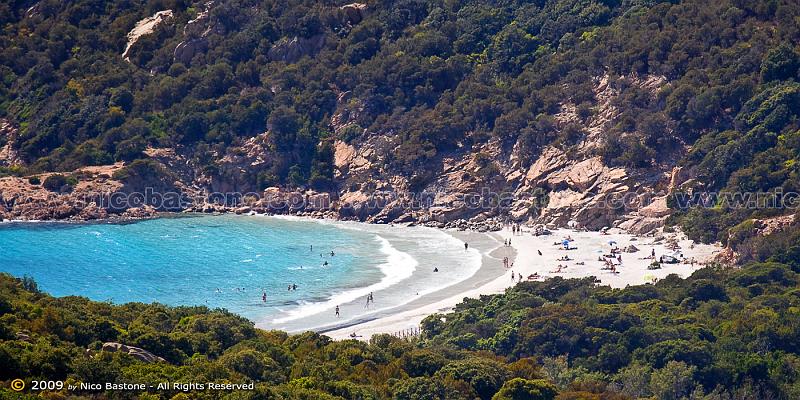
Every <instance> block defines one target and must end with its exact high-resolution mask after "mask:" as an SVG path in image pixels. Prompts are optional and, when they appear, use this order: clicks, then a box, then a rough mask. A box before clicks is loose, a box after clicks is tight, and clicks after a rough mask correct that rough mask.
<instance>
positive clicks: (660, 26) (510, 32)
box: [0, 0, 800, 247]
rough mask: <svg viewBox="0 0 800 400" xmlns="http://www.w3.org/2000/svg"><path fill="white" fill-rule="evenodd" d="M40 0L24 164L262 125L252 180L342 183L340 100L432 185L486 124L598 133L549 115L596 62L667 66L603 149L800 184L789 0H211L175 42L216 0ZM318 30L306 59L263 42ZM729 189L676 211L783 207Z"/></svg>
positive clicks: (16, 82)
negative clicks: (184, 46) (743, 202)
mask: <svg viewBox="0 0 800 400" xmlns="http://www.w3.org/2000/svg"><path fill="white" fill-rule="evenodd" d="M29 3H30V2H28V1H12V2H10V3H9V2H5V3H3V4H2V5H0V15H1V16H0V25H2V31H1V32H0V117H8V118H10V119H11V120H12V121H14V122H15V123H16V124H18V125H19V126H20V128H21V137H20V139H19V143H18V147H19V148H20V150H21V152H22V155H23V157H24V158H25V159H26V160H27V161H28V162H29V163H30V167H29V168H28V170H30V171H43V170H71V169H73V168H75V167H77V166H80V165H87V164H103V163H109V162H112V161H115V160H133V159H137V158H141V157H143V154H142V150H143V149H144V148H145V147H146V146H147V145H154V146H180V147H181V148H184V149H186V151H188V152H189V153H190V154H191V155H192V156H193V157H195V158H196V160H197V161H198V163H199V164H200V165H204V166H205V168H206V170H207V171H214V170H215V167H216V166H215V162H216V161H215V155H216V156H218V155H219V154H223V153H224V152H225V149H226V148H228V147H229V146H230V145H232V144H239V143H241V141H242V140H243V139H245V138H248V137H251V136H253V135H255V134H257V133H259V132H263V131H265V130H266V129H269V130H270V131H271V135H270V139H271V150H270V152H271V153H270V155H269V158H270V159H271V160H272V162H270V163H269V164H267V166H265V168H266V169H265V170H254V171H249V172H250V176H249V178H248V179H250V181H251V184H252V185H254V186H261V187H264V186H267V185H274V184H280V183H283V184H290V185H307V184H311V185H312V186H314V187H319V188H326V187H328V188H329V187H330V185H331V183H332V176H333V174H332V172H331V151H330V146H329V141H330V140H331V139H332V138H333V137H334V136H336V134H334V133H333V129H332V127H331V116H332V115H333V114H334V113H335V111H336V109H337V106H338V107H351V108H353V109H357V110H359V112H358V113H357V116H356V119H357V121H355V124H353V125H350V126H349V127H348V128H347V129H342V130H340V131H339V133H338V135H339V136H340V138H342V139H345V140H347V141H353V142H358V141H359V140H363V138H364V135H370V134H375V133H381V134H387V135H390V136H392V137H394V138H396V139H397V140H398V143H399V146H398V147H397V149H396V151H395V152H394V153H393V154H392V156H391V160H390V165H388V166H387V168H390V169H392V170H394V171H397V172H400V173H404V174H407V175H409V176H411V175H414V174H415V173H417V174H418V175H422V176H417V177H415V178H416V179H415V180H414V182H415V185H416V186H420V187H423V186H424V185H425V181H426V180H427V179H429V178H430V176H429V175H431V174H430V173H429V174H427V175H426V174H424V173H423V174H420V173H419V171H421V170H422V169H420V168H418V167H419V165H424V163H425V162H426V161H427V160H429V159H431V158H432V157H435V155H437V154H443V153H447V152H452V151H456V149H458V150H459V151H464V150H469V149H470V148H471V147H472V146H473V145H474V144H477V143H481V142H485V141H486V140H487V139H488V138H490V137H499V138H501V139H502V140H503V141H504V142H505V143H508V144H509V145H511V144H513V143H519V144H520V146H521V149H522V154H524V156H525V157H526V158H528V159H529V160H533V159H535V157H536V156H537V154H538V152H539V151H540V150H541V149H542V148H543V146H545V145H548V144H555V145H558V146H562V147H565V148H569V147H570V146H573V145H574V144H576V143H579V142H580V141H581V140H583V139H584V138H585V132H584V131H583V129H582V128H581V124H579V123H578V124H573V125H570V126H568V127H566V128H563V129H556V126H557V124H555V123H554V119H553V115H554V114H555V113H556V112H558V111H559V110H560V106H561V105H562V104H564V103H570V104H573V105H576V106H577V110H578V115H579V116H580V117H581V118H583V119H584V120H585V119H586V118H588V117H589V116H591V115H592V113H593V112H594V111H595V109H594V107H595V106H596V104H597V101H598V100H597V99H596V98H595V94H594V93H593V87H594V85H595V80H596V79H598V78H600V77H602V76H608V77H609V79H610V81H611V82H616V81H617V78H618V77H620V76H635V77H642V78H645V77H648V76H663V77H664V78H666V81H667V82H668V84H667V85H665V86H664V87H663V88H662V89H660V90H659V91H658V92H657V93H655V94H653V93H648V92H647V91H646V90H643V89H642V88H641V87H639V86H637V85H624V84H621V83H620V84H619V86H620V87H619V88H618V89H619V91H620V96H619V97H618V99H617V100H616V103H615V104H614V105H615V106H616V107H618V109H619V110H621V115H620V116H619V117H618V118H616V119H615V122H616V125H615V126H613V127H612V128H611V130H610V131H608V132H606V133H605V135H604V139H603V141H604V142H603V144H602V146H600V147H599V150H597V151H598V152H599V153H600V154H602V155H603V156H604V157H605V158H606V160H607V162H608V163H611V164H619V165H626V166H628V167H629V168H634V169H635V168H646V167H649V166H652V165H654V164H659V163H674V162H675V161H676V160H675V158H676V157H677V158H681V157H682V158H683V160H682V161H680V163H681V164H682V165H684V166H686V167H689V169H693V170H694V171H696V173H697V175H698V179H696V180H695V182H696V184H695V188H694V189H696V190H697V191H720V190H722V191H728V192H735V191H748V192H775V191H776V190H782V191H783V192H789V191H797V190H798V177H799V175H798V168H800V167H798V164H797V163H796V157H797V154H798V153H800V136H799V135H800V134H799V133H798V122H797V113H798V110H800V83H798V68H799V67H800V55H799V54H798V49H797V47H796V43H799V42H800V28H799V27H798V25H797V22H796V21H797V18H798V17H800V4H798V3H797V2H796V1H793V0H756V1H742V0H721V1H714V2H707V1H700V0H687V1H659V0H541V1H533V2H527V1H519V0H493V1H483V0H481V1H472V0H454V1H449V0H448V1H444V0H438V1H422V0H396V1H381V2H369V4H368V5H367V12H366V15H365V17H364V19H363V21H351V20H348V18H347V17H346V16H345V15H344V13H343V11H342V10H340V9H339V8H338V6H341V5H342V4H345V2H344V1H324V2H318V1H311V0H307V1H301V0H292V1H274V0H263V1H259V0H228V1H222V2H216V3H215V4H216V5H215V6H214V7H212V9H211V10H210V14H209V15H210V18H209V20H208V22H207V27H208V28H209V29H208V30H207V32H206V36H205V39H206V42H205V43H206V47H204V50H203V51H198V52H197V53H196V54H194V55H193V57H192V58H191V59H190V60H186V59H184V60H180V61H179V60H178V59H177V58H176V57H175V56H174V53H175V49H176V46H177V45H178V44H179V43H180V42H181V41H182V40H184V39H186V38H185V36H184V29H183V27H184V26H185V25H186V23H187V21H189V20H190V19H192V18H195V17H197V15H198V14H199V13H201V12H202V11H203V9H204V7H205V5H204V2H191V1H188V0H149V1H142V0H137V1H113V2H103V1H93V0H80V1H71V2H63V1H57V0H43V1H39V2H37V3H36V6H35V7H33V8H32V9H29V7H30V6H31V4H29ZM164 9H170V10H173V12H174V14H175V18H174V20H173V21H172V22H171V23H169V24H167V26H166V27H164V28H162V29H160V30H159V31H158V32H157V33H156V34H153V35H149V36H145V37H143V38H141V39H140V41H141V43H140V44H138V45H137V46H135V47H134V49H133V51H132V52H131V54H130V55H129V58H130V60H131V62H126V61H124V60H123V59H122V57H121V56H120V54H121V52H122V49H123V48H124V47H125V43H126V34H127V33H128V31H129V30H130V29H131V28H132V26H133V25H134V24H135V23H136V21H139V20H141V19H142V18H144V17H148V16H151V15H153V14H154V13H155V12H156V11H160V10H164ZM320 36H321V37H323V38H324V41H323V44H322V46H321V47H320V48H319V49H318V51H311V50H308V51H305V52H304V53H301V54H300V55H301V56H300V57H299V58H298V59H293V58H292V59H286V60H281V59H280V57H277V58H276V57H273V56H272V55H271V54H270V51H271V49H273V48H275V47H276V46H277V47H280V46H281V45H286V43H287V40H288V39H291V38H295V37H296V38H299V39H300V40H306V39H308V40H311V39H312V38H319V37H320ZM284 58H285V57H284ZM275 59H277V60H278V61H274V60H275ZM181 61H182V62H181ZM620 82H621V81H620ZM343 93H347V95H346V96H342V97H341V101H340V100H339V95H340V94H343ZM337 103H340V104H338V105H337ZM365 129H366V130H365ZM0 144H2V143H0ZM686 145H692V147H691V150H690V151H689V152H688V154H685V155H684V149H685V146H686ZM8 172H15V173H24V172H25V171H23V170H19V169H16V170H12V171H8ZM735 203H737V200H733V201H728V202H725V201H719V202H718V203H715V204H714V205H715V206H716V207H714V208H699V209H694V210H688V209H687V210H682V211H683V212H684V213H685V214H688V218H680V216H679V218H677V219H676V221H675V222H676V223H682V224H683V225H684V228H685V230H686V231H687V232H688V233H690V235H691V236H692V237H694V238H697V239H701V240H705V241H712V240H722V241H726V240H727V238H728V234H729V229H730V228H731V227H734V226H736V225H737V224H739V223H741V222H743V221H746V220H747V219H749V218H751V217H769V216H771V215H775V214H779V213H784V212H785V211H786V210H785V209H764V208H762V209H759V210H758V211H754V210H753V209H749V208H748V209H742V208H738V207H735V206H736V204H735ZM673 205H675V204H673ZM740 231H741V229H740ZM745 247H747V246H745Z"/></svg>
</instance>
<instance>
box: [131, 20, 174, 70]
mask: <svg viewBox="0 0 800 400" xmlns="http://www.w3.org/2000/svg"><path fill="white" fill-rule="evenodd" d="M172 19H173V13H172V10H164V11H158V12H156V13H155V14H153V15H152V16H150V17H147V18H145V19H143V20H141V21H139V22H137V23H136V25H135V26H134V27H133V29H132V30H131V31H130V32H128V44H126V45H125V51H123V52H122V59H123V60H125V61H128V62H130V61H131V60H130V52H131V50H132V49H133V47H134V46H135V45H136V42H137V41H138V40H139V38H141V37H142V36H145V35H151V34H153V33H154V32H156V30H157V29H158V28H159V27H161V26H162V25H164V24H165V23H167V22H170V21H172Z"/></svg>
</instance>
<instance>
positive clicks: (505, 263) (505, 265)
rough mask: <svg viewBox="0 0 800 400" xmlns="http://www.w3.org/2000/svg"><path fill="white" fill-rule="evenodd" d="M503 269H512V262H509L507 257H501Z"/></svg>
mask: <svg viewBox="0 0 800 400" xmlns="http://www.w3.org/2000/svg"><path fill="white" fill-rule="evenodd" d="M503 267H504V268H513V267H514V262H513V261H511V260H510V259H509V258H508V257H503Z"/></svg>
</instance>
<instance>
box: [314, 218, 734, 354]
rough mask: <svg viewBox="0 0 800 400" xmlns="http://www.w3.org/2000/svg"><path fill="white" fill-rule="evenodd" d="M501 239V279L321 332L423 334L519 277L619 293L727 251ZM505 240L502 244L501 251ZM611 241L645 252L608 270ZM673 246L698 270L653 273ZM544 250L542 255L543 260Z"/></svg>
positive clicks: (506, 233)
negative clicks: (430, 319)
mask: <svg viewBox="0 0 800 400" xmlns="http://www.w3.org/2000/svg"><path fill="white" fill-rule="evenodd" d="M499 234H500V235H502V237H503V238H510V239H511V248H512V249H513V250H514V254H513V258H512V259H513V267H510V268H508V270H506V271H505V272H503V273H502V274H501V275H500V276H497V277H496V278H494V279H492V280H490V281H488V282H483V283H482V284H480V285H478V286H475V287H472V288H468V289H466V290H463V291H460V292H458V293H456V294H453V295H451V296H448V297H446V298H444V299H440V300H438V301H433V302H428V303H426V304H419V305H417V306H416V307H413V308H409V309H405V310H399V311H398V312H396V313H394V314H392V315H388V316H385V317H382V318H373V319H371V320H368V321H363V322H362V323H354V324H347V325H342V326H337V327H333V328H330V329H325V330H322V331H319V332H320V333H324V334H325V335H327V336H330V337H331V338H333V339H337V340H346V339H353V338H354V337H353V336H351V335H352V334H354V333H355V334H356V335H357V336H356V337H355V338H357V339H359V340H369V338H370V337H371V336H372V335H375V334H381V333H388V334H396V333H397V332H402V331H408V330H410V329H418V328H419V325H420V323H421V321H422V320H423V319H424V318H425V317H427V316H429V315H431V314H435V313H447V312H449V311H451V310H452V309H453V308H454V307H455V306H456V305H457V304H458V303H461V302H462V301H463V299H464V298H478V297H480V296H484V295H493V294H499V293H502V292H504V291H505V290H506V289H508V288H510V287H513V286H514V285H516V284H518V283H519V282H520V281H519V278H518V276H519V275H520V274H521V275H522V276H523V277H528V276H529V275H532V274H539V276H540V277H541V279H537V280H539V281H541V280H543V279H546V278H551V277H555V276H561V277H563V278H565V279H569V278H585V277H589V276H595V277H596V278H597V279H598V280H599V282H598V284H600V285H608V286H611V287H613V288H623V287H625V286H628V285H638V284H644V283H648V282H652V281H653V279H663V278H664V277H666V276H667V275H669V274H677V275H679V276H681V277H684V278H685V277H686V276H688V275H691V273H692V272H694V271H695V270H697V269H700V268H702V267H704V266H705V264H707V263H710V262H712V260H713V258H714V257H715V256H716V254H717V253H718V252H719V251H721V250H722V248H721V247H720V246H718V245H703V244H696V243H694V242H692V241H690V240H687V239H686V238H685V237H682V235H680V234H666V235H664V237H663V239H661V240H659V238H657V237H655V238H654V237H638V236H635V235H632V234H628V233H625V232H622V231H620V230H614V232H613V233H609V234H603V233H600V232H578V231H573V230H569V229H557V230H554V231H553V232H552V234H551V235H548V236H533V235H532V234H531V232H530V231H529V230H528V229H527V228H526V229H524V231H523V233H522V234H521V235H519V234H518V235H513V234H512V232H511V230H510V229H508V228H504V229H503V230H502V231H500V232H499ZM564 236H572V237H573V239H574V241H573V242H571V243H577V246H581V247H583V248H581V247H578V249H576V250H569V251H567V250H563V247H561V246H557V245H556V242H558V241H560V239H561V238H562V237H564ZM670 238H671V239H670ZM503 240H504V239H500V241H499V243H500V245H501V246H502V241H503ZM608 242H616V243H615V245H617V247H619V248H625V247H627V246H630V245H634V246H635V247H637V248H639V250H638V251H636V252H622V253H620V254H621V257H623V263H622V264H621V265H619V266H617V267H616V268H617V270H618V272H617V273H612V272H610V271H606V270H602V269H601V268H602V267H603V263H602V262H600V261H598V257H602V254H600V253H598V250H600V248H602V247H606V246H607V247H608V249H609V250H610V248H611V246H610V245H607V244H606V245H604V243H608ZM634 243H636V244H634ZM671 243H677V246H679V247H678V250H677V251H679V252H682V253H683V255H684V256H685V259H686V260H687V261H688V260H691V259H692V258H694V259H695V263H694V265H692V264H690V263H678V264H662V267H661V269H656V270H650V269H647V268H648V265H649V264H650V263H651V262H652V260H650V259H648V258H646V257H647V256H648V255H649V254H650V253H649V252H650V251H655V252H656V255H657V257H659V256H660V255H671V254H674V251H673V250H671V249H670V247H673V245H672V244H671ZM500 248H501V249H502V248H503V247H500ZM540 251H541V255H539V252H540ZM600 251H602V250H600ZM566 254H569V257H570V258H571V260H570V261H559V258H560V257H563V256H564V255H566ZM510 258H511V257H510ZM484 261H485V260H484ZM580 263H582V264H583V265H581V264H580ZM559 264H561V265H567V267H566V268H564V269H563V270H562V272H556V271H557V270H558V268H557V265H559ZM485 267H487V266H486V265H482V266H481V269H483V268H485ZM554 267H555V268H554ZM501 268H502V267H501ZM512 271H513V273H514V275H515V279H514V281H512V280H511V273H512ZM476 275H477V273H476ZM522 281H527V279H525V278H523V279H522Z"/></svg>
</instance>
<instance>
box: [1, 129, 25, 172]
mask: <svg viewBox="0 0 800 400" xmlns="http://www.w3.org/2000/svg"><path fill="white" fill-rule="evenodd" d="M16 138H17V128H16V127H14V125H12V124H11V122H10V121H8V120H7V119H3V118H0V143H3V142H5V144H4V145H2V146H0V167H10V166H13V165H22V164H23V161H22V158H21V157H20V156H19V153H18V152H17V150H16V148H15V147H14V145H15V140H16Z"/></svg>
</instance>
